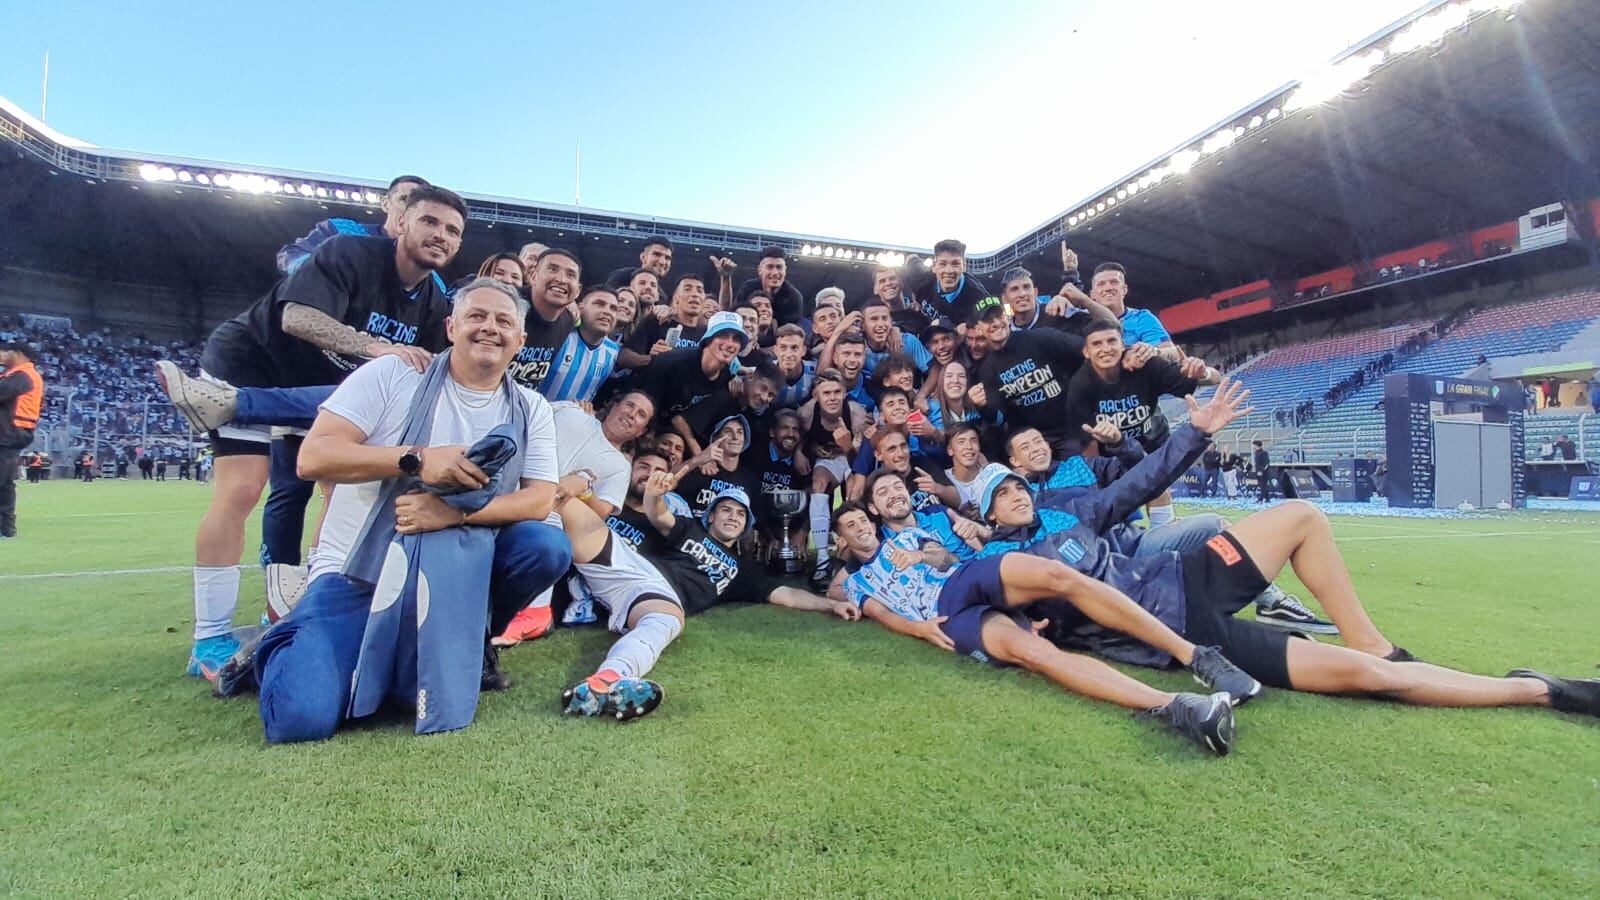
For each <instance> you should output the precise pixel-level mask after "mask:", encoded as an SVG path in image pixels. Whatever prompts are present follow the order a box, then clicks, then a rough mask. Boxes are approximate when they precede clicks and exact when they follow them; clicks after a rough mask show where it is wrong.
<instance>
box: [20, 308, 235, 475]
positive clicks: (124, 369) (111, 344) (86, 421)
mask: <svg viewBox="0 0 1600 900" xmlns="http://www.w3.org/2000/svg"><path fill="white" fill-rule="evenodd" d="M0 340H24V341H27V342H29V343H31V344H33V345H34V346H35V347H37V348H38V349H39V351H40V353H39V359H38V361H37V364H38V368H39V374H41V375H42V376H44V378H45V384H46V390H45V403H44V409H43V412H42V415H41V416H40V427H39V433H40V434H42V435H48V436H49V441H50V448H49V449H50V451H51V455H52V456H53V457H54V458H55V459H56V460H57V461H58V463H64V462H65V461H66V460H67V459H68V451H70V452H71V453H72V454H73V455H76V454H77V453H79V452H82V451H83V450H85V449H89V450H92V451H93V452H94V454H95V456H96V458H98V459H100V460H101V461H102V463H104V464H107V465H110V464H112V460H113V457H114V454H117V453H123V454H126V453H129V452H132V451H135V450H139V449H141V448H142V449H143V450H144V451H145V452H156V453H158V455H159V456H160V457H161V458H169V459H173V460H176V459H177V458H178V457H179V456H180V455H189V456H192V455H193V452H194V447H196V446H198V445H200V444H203V442H204V436H203V435H195V434H193V433H192V432H191V431H190V429H189V427H188V424H187V423H186V422H185V421H184V419H183V417H182V416H180V415H178V413H177V412H176V411H175V410H174V409H173V408H172V406H171V405H170V404H168V403H167V400H166V398H165V397H164V396H163V395H162V394H161V391H160V389H159V388H158V387H157V386H156V384H155V382H154V381H153V380H152V379H151V378H150V376H149V372H150V368H151V366H152V365H153V364H154V363H155V361H156V360H158V359H170V360H173V361H174V362H177V363H178V364H179V365H181V366H183V367H184V368H185V369H186V370H189V371H193V370H195V369H198V368H199V365H200V345H199V344H198V343H196V342H193V341H169V342H165V343H162V342H156V341H150V340H147V339H145V338H144V337H143V336H138V335H135V336H130V337H123V338H120V339H119V338H117V337H114V336H113V334H112V332H111V330H110V329H100V330H97V331H92V332H89V333H88V334H79V333H78V332H77V331H75V330H74V329H73V328H72V326H71V324H70V323H69V322H68V321H67V320H59V319H58V320H55V321H53V322H50V323H48V324H42V323H40V322H38V321H37V320H36V321H34V322H31V323H30V322H28V321H25V320H24V319H23V318H21V317H18V316H14V315H8V314H4V313H0Z"/></svg>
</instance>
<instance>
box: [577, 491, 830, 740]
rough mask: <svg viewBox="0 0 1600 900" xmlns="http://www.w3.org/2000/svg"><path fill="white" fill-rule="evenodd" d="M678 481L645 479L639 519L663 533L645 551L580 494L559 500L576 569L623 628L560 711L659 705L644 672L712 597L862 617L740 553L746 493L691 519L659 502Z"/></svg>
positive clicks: (724, 496) (624, 714) (619, 714)
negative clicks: (689, 617)
mask: <svg viewBox="0 0 1600 900" xmlns="http://www.w3.org/2000/svg"><path fill="white" fill-rule="evenodd" d="M675 483H676V479H675V478H673V476H672V475H671V474H670V473H668V472H665V471H658V472H656V473H655V474H654V475H652V476H650V480H649V481H648V482H646V484H645V489H644V513H645V517H646V518H647V520H648V521H649V524H650V526H651V527H653V528H654V529H656V531H657V532H658V533H660V535H661V537H662V542H661V543H660V544H659V545H657V546H656V547H654V548H653V549H652V550H651V551H650V555H649V556H648V557H646V556H644V555H642V554H640V553H639V552H638V551H636V550H634V548H633V546H632V544H631V543H630V542H628V541H624V540H617V539H616V536H615V535H614V534H613V533H612V531H611V529H609V528H607V527H606V524H605V523H604V522H602V521H601V520H600V518H599V517H598V516H596V515H595V514H594V511H593V510H591V509H589V508H587V507H586V506H584V505H583V504H582V503H581V502H579V501H578V500H577V499H576V498H566V497H562V498H561V499H562V500H563V502H562V504H561V506H560V510H559V511H560V513H561V522H562V527H563V528H564V529H565V530H566V533H567V537H568V539H569V540H570V541H571V542H572V548H573V558H574V559H575V560H577V561H578V563H579V565H578V574H579V575H581V576H582V577H583V579H584V582H585V584H586V585H587V587H588V589H589V591H590V593H591V594H593V596H594V598H595V599H596V600H597V601H598V602H600V603H601V604H603V605H604V606H606V607H607V608H608V609H610V611H611V617H610V619H609V624H610V626H611V629H612V630H613V631H617V632H619V633H622V634H623V637H622V639H621V640H619V641H617V643H616V644H614V645H613V646H612V648H611V652H610V653H609V654H608V655H607V657H606V660H605V661H604V662H603V663H601V664H600V670H599V671H597V672H596V673H595V674H594V675H591V676H590V677H589V678H587V679H585V680H584V681H582V682H580V683H578V684H576V685H574V686H573V687H571V688H569V689H568V690H567V691H566V692H565V693H564V694H562V697H561V699H562V710H563V711H564V712H567V713H575V714H579V715H589V716H593V715H612V716H615V717H616V718H618V719H630V718H636V717H638V716H642V715H645V714H646V713H648V712H650V711H651V710H653V709H655V708H656V707H657V706H658V705H659V704H660V703H661V699H662V697H663V696H664V691H663V690H662V688H661V685H659V684H657V683H656V682H654V681H649V680H646V679H644V677H643V676H644V675H645V674H646V673H648V672H649V670H650V668H651V667H652V666H653V665H654V664H655V661H656V658H657V657H659V656H660V654H661V651H662V650H663V649H665V648H666V645H667V644H668V643H670V642H671V641H672V639H673V638H675V637H677V635H678V633H679V632H680V631H681V630H682V629H683V619H684V616H686V615H694V614H696V613H701V612H704V611H706V610H708V609H710V608H711V607H713V606H715V605H717V604H718V603H723V602H728V601H743V602H749V603H772V604H774V605H777V606H787V607H789V608H791V609H800V610H809V611H813V612H831V613H833V614H834V615H837V616H839V617H840V618H842V619H856V618H859V617H860V612H859V611H858V610H857V609H856V608H855V607H853V606H851V605H850V604H849V603H845V602H842V601H837V600H830V599H828V598H826V597H819V596H817V595H816V594H812V593H808V592H806V591H802V590H798V589H796V588H792V587H789V586H787V585H784V584H782V583H781V582H779V581H777V580H776V579H774V578H772V577H771V576H769V575H768V574H767V572H766V569H765V567H763V566H762V565H761V563H760V561H758V560H757V559H755V557H754V556H752V555H750V554H747V553H743V552H741V551H740V549H739V541H740V540H741V539H743V538H744V537H745V536H746V535H748V534H749V532H750V524H751V513H750V497H749V495H748V494H746V493H745V492H744V490H743V489H741V488H737V487H732V488H727V489H725V490H723V491H721V492H720V493H718V494H717V495H716V496H715V497H714V498H712V500H711V503H710V506H709V507H708V508H707V510H706V513H705V516H704V518H702V519H701V520H700V521H698V522H697V521H695V520H694V519H692V518H690V517H688V516H680V515H676V514H674V513H673V512H672V510H671V509H669V508H668V506H667V502H666V499H665V498H666V495H667V494H668V492H670V491H671V490H672V488H673V486H674V484H675ZM646 546H648V544H646Z"/></svg>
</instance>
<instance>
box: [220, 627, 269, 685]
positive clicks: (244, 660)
mask: <svg viewBox="0 0 1600 900" xmlns="http://www.w3.org/2000/svg"><path fill="white" fill-rule="evenodd" d="M270 630H271V629H268V628H262V629H260V630H259V631H258V632H256V634H255V636H253V637H251V638H249V639H248V640H246V641H245V642H244V643H242V644H240V645H239V649H238V650H235V651H234V653H233V655H232V656H230V657H228V660H227V662H224V663H223V664H222V668H220V669H218V670H217V677H216V678H213V679H212V680H211V693H212V695H213V696H216V697H237V696H239V695H240V694H248V693H253V692H254V691H255V690H256V688H258V687H260V685H258V684H257V683H256V650H258V649H259V648H260V647H261V639H262V638H264V637H266V636H267V632H268V631H270Z"/></svg>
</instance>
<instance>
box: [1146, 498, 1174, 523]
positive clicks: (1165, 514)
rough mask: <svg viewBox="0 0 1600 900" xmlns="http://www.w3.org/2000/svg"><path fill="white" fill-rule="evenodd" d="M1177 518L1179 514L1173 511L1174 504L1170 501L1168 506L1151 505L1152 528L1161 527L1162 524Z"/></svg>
mask: <svg viewBox="0 0 1600 900" xmlns="http://www.w3.org/2000/svg"><path fill="white" fill-rule="evenodd" d="M1176 518H1178V516H1177V514H1176V513H1174V512H1173V511H1172V504H1170V503H1168V504H1167V505H1166V506H1152V507H1150V527H1151V528H1160V527H1161V526H1163V525H1166V524H1168V523H1170V522H1172V521H1173V520H1174V519H1176Z"/></svg>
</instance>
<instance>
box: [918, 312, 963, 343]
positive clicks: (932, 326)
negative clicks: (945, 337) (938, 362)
mask: <svg viewBox="0 0 1600 900" xmlns="http://www.w3.org/2000/svg"><path fill="white" fill-rule="evenodd" d="M941 331H943V332H947V333H949V334H955V333H956V323H954V322H952V321H950V318H949V317H948V316H939V317H938V318H935V319H934V320H933V321H931V322H929V323H928V327H926V328H924V329H922V333H921V334H919V335H917V337H919V338H921V339H922V342H923V343H924V344H926V343H927V342H928V341H929V339H931V338H932V337H933V336H934V335H936V334H938V333H939V332H941Z"/></svg>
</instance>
